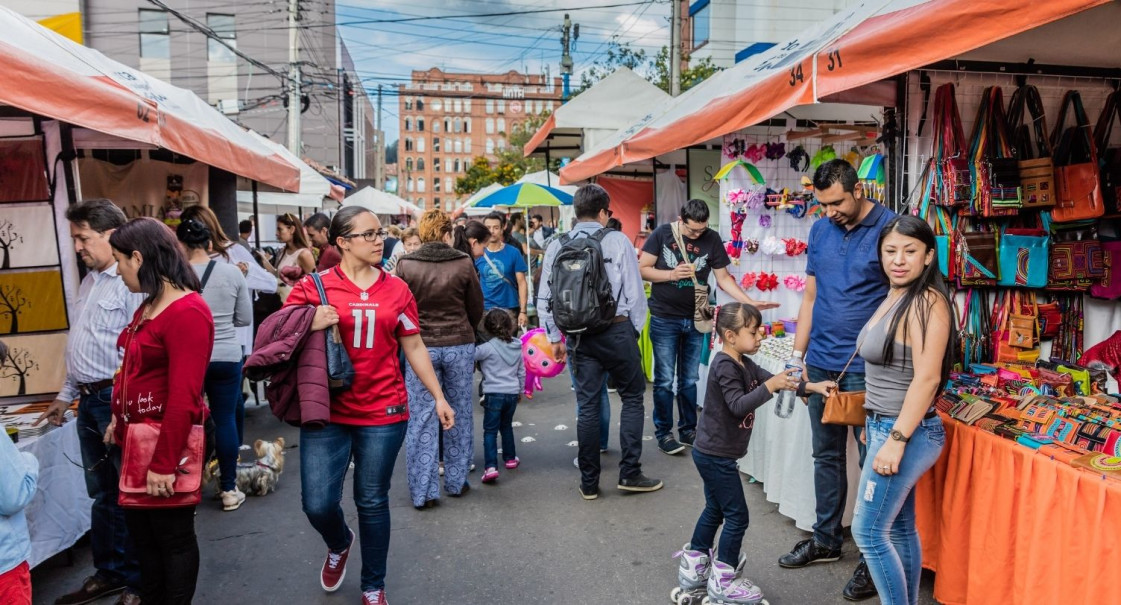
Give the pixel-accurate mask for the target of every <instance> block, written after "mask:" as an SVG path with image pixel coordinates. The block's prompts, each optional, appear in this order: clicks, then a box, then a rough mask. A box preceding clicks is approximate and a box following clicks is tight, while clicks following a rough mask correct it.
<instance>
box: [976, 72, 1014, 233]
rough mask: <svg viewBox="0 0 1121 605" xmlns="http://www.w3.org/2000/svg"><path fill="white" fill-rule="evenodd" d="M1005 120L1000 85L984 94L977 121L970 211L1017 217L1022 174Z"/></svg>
mask: <svg viewBox="0 0 1121 605" xmlns="http://www.w3.org/2000/svg"><path fill="white" fill-rule="evenodd" d="M1007 130H1008V127H1007V124H1006V123H1005V120H1004V100H1003V96H1002V94H1001V89H1000V87H999V86H990V87H988V88H986V89H985V90H984V92H982V93H981V103H980V105H979V106H978V108H977V118H976V119H975V120H974V122H973V134H972V137H971V140H972V142H971V146H970V156H971V157H972V160H973V162H972V166H971V168H972V171H973V173H972V176H973V188H972V191H971V198H970V205H969V213H970V214H974V215H978V216H984V217H994V216H1014V215H1016V214H1017V213H1018V212H1019V208H1020V175H1019V170H1018V168H1017V164H1016V160H1015V158H1014V157H1013V152H1012V147H1011V145H1010V144H1009V143H1008V132H1007Z"/></svg>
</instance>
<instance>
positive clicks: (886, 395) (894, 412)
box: [860, 302, 915, 416]
mask: <svg viewBox="0 0 1121 605" xmlns="http://www.w3.org/2000/svg"><path fill="white" fill-rule="evenodd" d="M898 305H899V302H896V303H895V305H893V306H892V308H891V309H890V310H889V311H888V313H887V314H886V315H885V316H884V317H882V318H880V319H878V320H876V323H868V324H865V326H864V329H862V330H861V331H860V339H861V341H862V342H861V345H860V356H861V357H863V358H864V372H865V373H864V382H865V389H866V391H867V392H866V393H865V396H864V409H866V410H868V411H869V412H877V413H880V414H884V415H885V416H898V415H899V412H900V410H902V409H903V400H904V399H905V398H906V396H907V388H908V387H909V386H911V380H912V379H913V378H914V377H915V366H914V361H915V360H914V358H913V357H912V356H911V347H909V346H907V345H906V344H904V343H901V342H899V341H898V340H895V339H894V334H893V335H890V336H889V335H888V333H887V331H888V328H890V327H891V319H892V317H893V316H894V315H895V313H896V308H897V307H898ZM888 338H891V339H892V347H893V351H892V360H891V364H890V365H885V364H884V355H883V352H884V343H885V342H886V341H887V339H888Z"/></svg>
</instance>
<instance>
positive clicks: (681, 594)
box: [669, 544, 710, 605]
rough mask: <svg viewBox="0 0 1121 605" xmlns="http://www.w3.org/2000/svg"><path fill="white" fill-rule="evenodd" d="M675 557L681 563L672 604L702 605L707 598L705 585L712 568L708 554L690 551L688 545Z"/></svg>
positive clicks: (671, 596) (670, 594)
mask: <svg viewBox="0 0 1121 605" xmlns="http://www.w3.org/2000/svg"><path fill="white" fill-rule="evenodd" d="M673 556H674V558H675V559H679V560H680V563H679V564H678V566H677V588H674V589H673V590H671V591H670V593H669V600H670V602H672V603H675V604H676V605H700V603H701V600H702V599H704V596H705V584H706V583H707V582H708V570H709V567H710V558H709V555H708V553H705V552H701V551H699V550H690V549H689V545H688V544H686V545H684V546H682V547H681V550H680V551H678V552H676V553H674V555H673Z"/></svg>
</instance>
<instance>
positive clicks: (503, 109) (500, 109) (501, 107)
mask: <svg viewBox="0 0 1121 605" xmlns="http://www.w3.org/2000/svg"><path fill="white" fill-rule="evenodd" d="M498 113H506V99H499V100H498Z"/></svg>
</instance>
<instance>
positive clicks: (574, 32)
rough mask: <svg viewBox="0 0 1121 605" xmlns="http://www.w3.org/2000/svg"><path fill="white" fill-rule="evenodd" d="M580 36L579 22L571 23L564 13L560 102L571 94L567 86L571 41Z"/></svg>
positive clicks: (570, 66)
mask: <svg viewBox="0 0 1121 605" xmlns="http://www.w3.org/2000/svg"><path fill="white" fill-rule="evenodd" d="M579 38H580V24H579V23H577V24H575V25H573V23H572V19H569V18H568V13H565V15H564V26H563V27H562V28H561V48H562V49H563V52H562V53H561V78H563V80H564V87H563V88H562V89H561V102H562V103H563V102H564V101H567V100H568V97H569V96H571V94H572V89H571V88H570V87H569V80H571V79H572V54H571V52H572V43H573V42H575V41H576V40H578V39H579Z"/></svg>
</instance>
